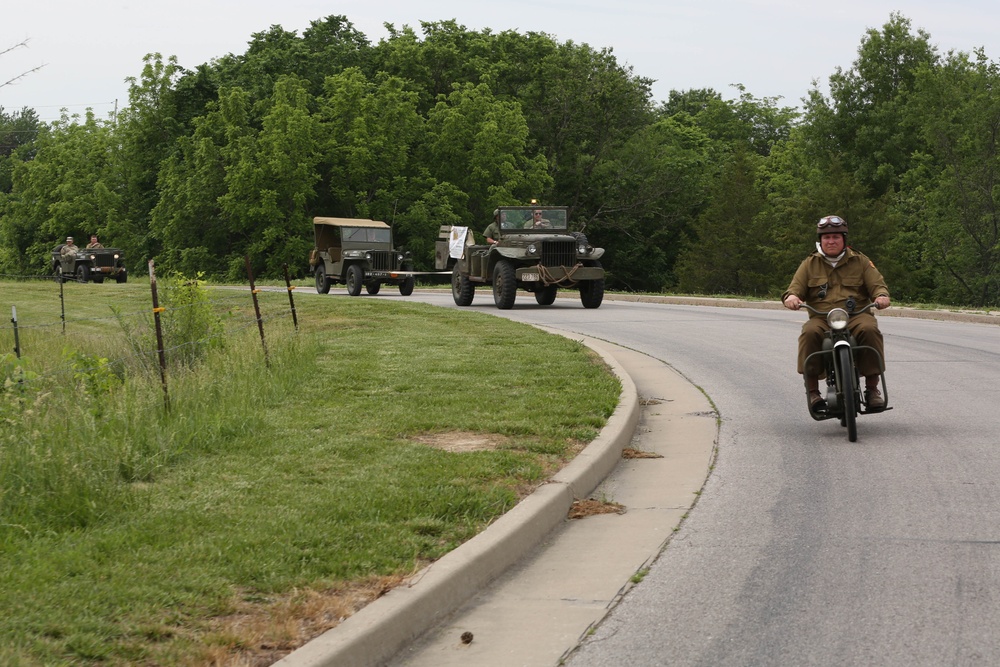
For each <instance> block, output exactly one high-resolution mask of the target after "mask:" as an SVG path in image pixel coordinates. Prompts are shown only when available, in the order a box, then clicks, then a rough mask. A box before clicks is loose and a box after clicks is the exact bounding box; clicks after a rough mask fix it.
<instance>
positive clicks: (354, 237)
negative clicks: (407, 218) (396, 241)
mask: <svg viewBox="0 0 1000 667" xmlns="http://www.w3.org/2000/svg"><path fill="white" fill-rule="evenodd" d="M341 230H342V231H343V234H344V235H343V239H344V241H349V242H352V243H390V242H391V241H392V234H391V232H390V231H389V230H388V229H379V228H377V227H341Z"/></svg>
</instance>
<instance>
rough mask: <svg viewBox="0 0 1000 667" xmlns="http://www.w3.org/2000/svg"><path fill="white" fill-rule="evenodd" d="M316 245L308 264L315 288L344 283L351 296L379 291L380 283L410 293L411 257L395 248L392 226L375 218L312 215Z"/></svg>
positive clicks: (324, 290) (323, 289)
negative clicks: (314, 280)
mask: <svg viewBox="0 0 1000 667" xmlns="http://www.w3.org/2000/svg"><path fill="white" fill-rule="evenodd" d="M313 232H314V235H315V239H316V247H314V248H313V249H312V252H310V253H309V267H310V270H311V271H312V273H313V275H314V276H315V277H316V291H317V292H319V293H320V294H326V293H328V292H329V291H330V286H331V285H333V284H334V283H341V284H344V285H347V293H348V294H350V295H351V296H357V295H359V294H361V288H362V286H363V287H364V288H365V289H366V290H367V291H368V293H369V294H378V293H379V290H380V289H381V287H382V285H383V284H387V285H396V286H398V287H399V293H400V294H402V295H403V296H409V295H410V294H413V285H414V278H413V260H412V259H411V257H410V253H408V252H402V251H399V250H396V249H395V248H394V247H393V244H392V229H391V228H390V227H389V225H387V224H385V223H384V222H380V221H378V220H363V219H358V218H322V217H320V218H313Z"/></svg>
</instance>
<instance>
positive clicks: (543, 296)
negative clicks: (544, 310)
mask: <svg viewBox="0 0 1000 667" xmlns="http://www.w3.org/2000/svg"><path fill="white" fill-rule="evenodd" d="M558 291H559V288H558V287H557V286H555V285H546V286H545V287H542V288H540V289H536V290H535V301H537V302H538V305H539V306H551V305H552V304H553V303H555V301H556V292H558Z"/></svg>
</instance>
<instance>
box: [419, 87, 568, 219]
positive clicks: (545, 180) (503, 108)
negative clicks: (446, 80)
mask: <svg viewBox="0 0 1000 667" xmlns="http://www.w3.org/2000/svg"><path fill="white" fill-rule="evenodd" d="M427 130H428V136H427V142H426V144H425V146H424V148H423V155H422V157H423V159H424V161H425V162H424V164H425V166H426V168H427V169H428V170H429V172H430V174H431V176H432V177H434V178H435V179H436V180H437V182H439V183H443V182H447V183H451V184H452V185H455V186H457V187H458V188H459V189H461V190H462V191H464V192H465V193H466V194H467V195H468V197H469V212H470V214H471V215H470V217H469V218H468V222H469V223H470V224H473V226H474V227H478V226H479V225H478V224H476V223H480V224H481V225H482V226H483V227H485V226H486V221H488V220H489V219H490V211H492V210H493V208H494V207H495V206H497V205H500V204H515V203H523V202H528V201H530V200H531V199H532V198H533V197H536V196H537V195H538V193H541V192H546V191H547V190H548V188H549V187H550V186H551V182H552V180H551V177H550V176H549V174H548V171H547V169H546V166H547V165H546V161H545V158H544V156H542V155H529V154H527V148H528V125H527V123H526V122H525V120H524V115H523V114H522V113H521V107H520V106H519V105H518V104H517V103H516V102H504V101H502V100H498V99H496V97H494V96H493V93H492V92H491V91H490V89H489V87H488V86H486V85H485V84H480V85H478V86H473V85H472V84H466V85H464V86H458V87H456V89H455V90H454V91H453V92H452V93H451V95H449V96H448V97H447V99H442V100H441V101H440V102H438V103H437V105H435V107H434V108H433V109H432V110H431V111H430V113H429V114H428V119H427Z"/></svg>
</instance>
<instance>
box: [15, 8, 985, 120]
mask: <svg viewBox="0 0 1000 667" xmlns="http://www.w3.org/2000/svg"><path fill="white" fill-rule="evenodd" d="M3 4H4V7H3V9H2V10H0V51H2V50H4V49H9V48H10V47H12V46H14V45H16V44H18V43H20V42H22V41H24V40H28V46H27V48H17V49H14V50H13V51H10V52H8V53H5V54H3V55H0V84H2V83H4V82H5V81H8V80H9V79H11V78H13V77H15V76H17V75H18V74H21V73H23V72H25V71H28V70H30V69H32V68H34V67H37V66H39V65H44V67H42V69H40V70H39V71H37V72H33V73H31V74H29V75H28V76H26V77H24V78H23V79H21V80H20V81H18V82H16V83H14V84H11V85H7V86H3V87H0V106H2V107H3V108H4V110H5V111H7V112H8V113H9V112H13V111H17V110H20V109H21V108H22V107H24V106H28V107H32V108H34V109H36V110H37V112H38V114H39V116H40V117H41V118H42V119H43V120H53V119H56V118H58V117H59V110H60V108H62V107H65V108H67V109H68V111H69V112H70V113H71V114H73V113H82V112H83V111H84V110H85V109H86V107H91V108H93V109H94V111H95V113H96V114H97V115H98V116H99V117H104V116H106V115H107V114H110V113H111V112H112V111H113V110H114V108H115V103H116V101H117V103H118V105H120V106H124V105H126V104H127V103H128V87H127V85H126V83H125V81H124V80H125V78H126V77H130V76H131V77H138V76H139V75H140V73H141V71H142V58H143V56H144V55H145V54H147V53H150V52H159V53H161V54H163V56H164V57H168V56H170V55H175V56H177V58H178V62H179V64H180V65H181V66H182V67H185V68H187V69H194V68H195V67H196V66H198V65H200V64H202V63H205V62H208V61H210V60H211V59H213V58H216V57H220V56H223V55H225V54H227V53H236V54H240V53H243V52H244V51H245V50H246V47H247V43H248V42H249V41H250V38H251V35H252V33H255V32H262V31H265V30H267V29H268V28H269V27H270V26H272V25H280V26H281V27H282V28H284V29H285V30H289V31H296V32H297V33H298V34H300V35H301V34H302V32H303V31H304V30H305V29H306V28H308V27H309V22H310V21H311V20H319V19H322V18H324V17H326V16H329V15H334V14H342V15H345V16H346V17H347V18H348V20H350V21H351V22H352V23H353V24H354V27H355V28H357V29H358V30H359V31H361V32H362V33H364V34H365V35H366V36H367V37H368V39H369V41H371V42H372V43H377V42H378V41H379V40H381V39H382V38H384V37H385V36H386V32H385V30H384V28H383V27H382V24H383V23H392V24H394V25H395V26H396V27H397V28H399V27H401V26H403V25H410V26H411V27H413V28H414V29H415V30H416V31H417V33H418V34H420V30H419V28H420V21H438V20H447V19H455V20H457V21H458V23H459V24H460V25H464V26H465V27H466V28H468V29H470V30H481V29H483V28H489V29H491V30H492V31H493V32H500V31H502V30H506V29H513V30H520V31H529V30H532V31H538V32H545V33H548V34H550V35H552V36H554V37H555V38H556V39H558V40H559V41H562V42H564V41H569V40H572V41H573V42H576V43H587V44H589V45H591V46H592V47H595V48H604V47H610V48H611V49H612V50H613V51H614V54H615V56H616V57H617V59H618V61H619V63H623V64H627V65H631V66H632V67H633V68H634V71H635V73H636V74H638V75H640V76H644V77H647V78H651V79H655V80H656V83H655V84H654V87H653V93H654V98H655V99H656V100H664V99H666V98H667V96H668V95H669V92H670V91H671V90H686V89H689V88H714V89H715V90H717V91H719V92H720V93H722V94H723V96H724V97H726V98H729V99H732V98H734V97H736V95H737V93H736V91H735V89H733V88H732V87H731V86H732V84H736V83H742V84H743V85H744V86H746V89H747V92H749V93H750V94H752V95H754V96H755V97H758V98H761V97H775V96H780V97H781V98H782V100H781V104H783V105H787V106H798V105H799V104H800V99H801V98H802V97H805V96H806V94H807V92H808V91H809V89H810V88H811V87H812V82H813V81H814V80H819V82H820V84H821V90H823V91H824V92H825V91H826V83H827V80H828V78H829V76H830V75H831V74H833V73H834V71H835V70H836V68H837V67H838V66H839V67H842V68H844V69H847V68H849V67H850V66H851V64H852V63H853V61H854V60H855V58H856V56H857V49H858V46H859V45H860V43H861V38H862V36H863V35H864V33H865V30H867V29H868V28H875V29H881V27H882V26H883V25H884V24H885V23H886V22H887V21H888V20H889V15H890V13H891V12H893V11H899V12H901V13H902V14H903V15H904V16H906V17H907V18H909V19H910V20H911V22H912V30H913V31H914V32H915V31H916V30H917V29H919V28H922V29H924V30H926V31H927V32H928V33H930V36H931V42H932V43H933V44H935V45H936V46H937V47H938V50H939V52H941V53H945V52H947V51H948V50H952V49H954V50H960V51H972V50H973V49H975V48H977V47H984V48H985V50H986V53H987V55H988V56H989V58H990V59H991V60H994V61H995V60H1000V4H997V3H995V2H990V1H988V0H949V1H947V2H945V1H942V0H895V1H887V0H841V2H836V3H835V2H815V1H814V0H686V1H681V0H608V1H605V2H601V1H599V0H542V1H541V2H524V1H519V0H497V1H493V2H472V1H470V0H352V1H350V2H329V1H326V2H324V1H321V0H172V1H171V2H157V1H155V0H142V1H138V0H87V1H86V2H80V0H32V1H27V0H6V1H5V2H4V3H3Z"/></svg>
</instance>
